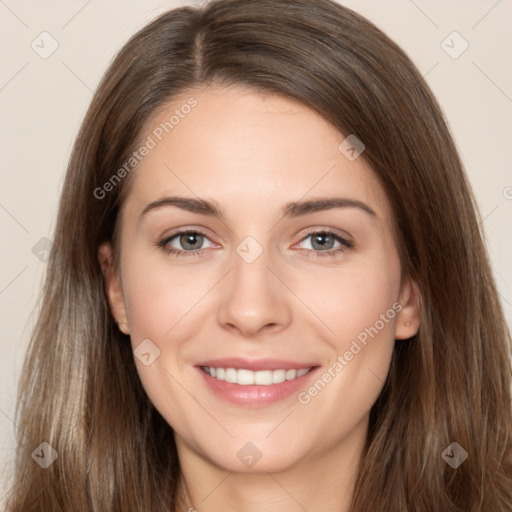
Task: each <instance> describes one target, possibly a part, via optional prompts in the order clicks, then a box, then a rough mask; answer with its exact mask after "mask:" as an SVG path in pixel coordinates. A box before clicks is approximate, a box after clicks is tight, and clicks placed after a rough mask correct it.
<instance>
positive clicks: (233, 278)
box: [218, 236, 291, 334]
mask: <svg viewBox="0 0 512 512" xmlns="http://www.w3.org/2000/svg"><path fill="white" fill-rule="evenodd" d="M272 260H273V258H272V254H271V251H270V248H269V247H268V245H267V246H265V247H264V245H263V243H260V242H259V241H258V240H256V238H254V237H252V236H248V237H246V238H245V239H244V240H242V242H240V243H239V244H238V246H236V248H235V251H234V253H233V256H232V265H233V270H232V272H230V274H231V275H230V277H229V280H228V283H227V284H226V287H225V289H224V293H223V295H222V298H221V303H220V305H219V310H218V319H219V322H220V323H221V324H224V325H225V326H226V325H229V326H231V328H233V326H234V327H236V328H238V330H240V331H241V332H243V333H245V334H249V333H255V332H257V331H259V330H260V329H262V328H263V327H265V326H269V325H272V326H274V327H276V326H281V327H283V326H285V325H286V324H287V323H288V322H289V320H290V316H291V315H290V310H289V305H288V303H287V301H288V298H287V294H286V290H285V288H284V287H283V285H282V284H281V283H280V282H279V280H278V279H276V277H275V276H274V275H273V272H271V271H270V270H269V266H271V261H272Z"/></svg>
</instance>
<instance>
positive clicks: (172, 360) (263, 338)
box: [99, 86, 419, 512]
mask: <svg viewBox="0 0 512 512" xmlns="http://www.w3.org/2000/svg"><path fill="white" fill-rule="evenodd" d="M190 96H193V97H194V98H195V99H196V100H197V106H196V107H195V108H194V109H193V110H192V111H191V112H190V113H189V114H188V115H186V116H184V117H183V119H181V118H180V122H179V124H177V125H176V126H175V127H174V128H173V130H172V132H171V133H169V134H168V135H166V136H165V137H163V139H162V141H160V142H158V144H157V145H156V147H155V148H154V149H152V150H151V151H150V152H149V154H148V155H147V156H145V158H144V159H143V161H142V162H141V163H140V164H139V166H138V167H137V169H136V171H134V172H135V174H134V175H133V176H132V178H133V182H132V183H131V188H130V191H129V193H128V196H127V198H126V201H125V203H124V204H123V207H122V211H121V242H120V251H121V258H120V272H118V271H117V270H116V268H115V267H114V266H113V264H112V248H111V246H110V245H109V244H104V245H102V246H101V247H100V249H99V259H100V262H101V264H102V268H103V272H104V276H105V284H106V290H107V294H108V297H109V302H110V305H111V309H112V312H113V315H114V317H115V318H116V320H117V321H118V322H119V325H120V328H121V329H122V330H123V332H125V333H127V334H130V336H131V340H132V345H133V348H134V349H135V348H137V347H138V346H139V344H140V343H141V342H142V341H143V340H146V339H149V340H151V343H152V344H153V345H154V346H156V347H158V349H159V350H160V354H159V356H158V357H157V358H156V359H155V360H154V362H152V364H150V365H147V366H146V365H145V364H143V363H142V362H141V361H140V360H139V359H136V363H137V369H138V372H139V375H140V378H141V381H142V384H143V386H144V388H145V390H146V391H147V393H148V396H149V397H150V399H151V400H152V402H153V403H154V404H155V406H156V407H157V409H158V410H159V411H160V413H161V414H162V415H163V416H164V418H165V419H166V420H167V421H168V422H169V424H170V425H171V426H172V427H173V429H174V431H175V439H176V444H177V448H178V453H179V458H180V465H181V468H182V479H181V482H180V496H182V499H183V503H182V504H181V505H180V508H179V510H188V509H189V508H192V507H193V508H195V509H196V510H198V511H200V512H210V511H218V510H224V511H226V512H228V511H244V512H260V511H262V512H263V511H265V512H274V511H279V512H292V511H293V512H298V511H303V510H308V511H309V512H315V511H337V512H345V511H347V510H348V507H349V502H350V496H351V494H352V490H353V486H354V482H355V475H356V468H357V464H358V462H359V460H360V457H361V451H362V449H363V446H364V441H365V438H366V434H367V428H368V415H369V411H370V408H371V406H372V405H373V404H374V403H375V401H376V399H377V397H378V395H379V393H380V391H381V389H382V386H383V383H384V381H385V378H386V375H387V373H388V370H389V365H390V361H391V356H392V350H393V346H394V343H395V340H404V341H399V342H401V343H407V341H405V340H407V338H410V337H411V336H412V335H414V334H415V333H416V332H417V329H418V327H419V297H418V292H417V291H416V287H415V286H414V283H413V282H412V281H411V280H410V279H408V278H405V279H403V280H401V265H400V260H399V256H398V252H397V248H396V244H395V239H394V236H393V223H392V215H391V211H390V207H389V203H388V200H387V198H386V196H385V193H384V191H383V190H382V188H381V186H380V184H379V182H378V181H377V179H376V177H375V175H374V174H373V172H372V170H371V169H370V168H369V166H368V165H367V164H366V162H365V161H364V160H363V158H362V157H360V158H357V159H356V160H355V161H349V160H348V159H347V158H346V157H345V156H344V155H343V154H342V152H340V150H339V149H338V145H339V144H340V142H341V141H342V140H343V139H344V136H343V135H341V134H340V133H338V132H337V131H336V130H335V129H334V128H333V127H332V126H330V125H329V124H328V123H327V122H326V121H325V120H323V119H322V118H321V117H319V116H318V115H317V114H315V113H314V112H312V111H311V110H309V109H308V108H306V107H304V106H301V105H299V104H297V103H295V102H293V101H291V100H289V99H285V98H283V97H280V96H276V95H268V94H267V95H263V94H261V93H259V92H256V91H254V90H251V89H247V88H243V87H241V86H231V87H209V88H207V89H205V90H203V91H191V92H189V93H188V94H183V95H182V96H180V97H179V98H174V99H173V101H172V103H170V104H169V106H168V108H166V109H165V110H162V111H160V112H159V113H158V114H157V115H156V116H155V117H154V118H153V119H152V120H151V122H150V123H149V124H148V131H147V133H144V134H141V139H144V138H145V137H146V136H147V135H148V134H150V133H151V131H152V129H153V128H154V127H156V126H158V125H159V123H161V122H163V121H165V120H168V119H169V116H170V113H172V112H173V111H174V109H176V108H179V107H180V105H183V104H184V103H185V102H186V100H187V98H189V97H190ZM169 196H180V197H185V198H195V199H197V198H201V199H204V200H207V201H210V202H212V203H214V204H215V205H217V206H218V208H219V209H220V210H221V211H222V212H223V214H224V215H223V217H222V218H217V217H214V216H212V215H207V214H204V213H197V212H192V211H187V210H185V209H182V208H178V207H177V206H172V205H169V204H160V206H158V207H152V208H149V209H147V207H148V205H150V204H151V203H154V202H155V201H159V200H161V199H163V198H165V197H169ZM332 198H344V199H349V200H351V201H352V203H347V202H346V201H345V204H344V206H342V207H331V208H327V209H322V210H319V211H315V212H309V213H303V214H302V215H299V216H291V215H289V216H283V212H282V210H283V208H284V207H285V205H287V204H288V203H290V202H297V201H308V200H313V199H332ZM355 202H358V203H357V204H356V203H355ZM154 206H155V205H154ZM145 209H146V210H147V211H146V213H142V212H143V211H144V210H145ZM370 210H371V211H370ZM371 212H373V213H371ZM185 229H186V230H187V231H195V232H196V233H199V235H197V236H196V237H195V238H193V239H192V240H193V241H194V240H195V246H193V247H192V248H191V245H190V244H189V245H184V244H185V243H187V242H188V241H189V239H187V237H186V236H182V237H180V236H179V235H178V236H174V235H175V234H176V232H178V231H180V230H185ZM325 232H327V233H332V235H331V236H330V237H329V236H327V237H325V235H324V237H322V236H321V235H320V238H315V237H318V235H316V234H315V235H312V233H320V234H321V233H325ZM201 235H203V236H201ZM248 236H250V237H252V239H249V240H248V239H247V237H248ZM340 240H341V241H340ZM319 241H320V243H319ZM159 244H160V245H159ZM240 244H242V245H240ZM237 247H238V248H239V250H238V251H237ZM324 247H325V249H324ZM240 248H242V249H244V250H243V251H240ZM166 249H171V250H173V249H176V250H181V251H183V252H185V253H186V252H187V251H188V252H189V254H184V255H181V256H175V255H174V254H173V253H169V252H168V250H166ZM327 250H328V251H332V254H329V255H325V254H321V253H322V252H325V251H327ZM192 251H198V252H197V253H196V254H195V255H190V252H192ZM258 253H260V254H259V256H258V257H257V258H256V259H254V261H251V262H248V261H247V260H248V259H250V258H247V255H249V256H250V255H252V256H254V255H257V254H258ZM393 307H394V309H393ZM370 327H373V329H374V331H377V333H376V334H374V335H373V336H371V337H369V336H368V337H367V343H366V344H362V343H361V342H359V343H358V345H359V348H360V350H359V351H356V349H354V344H353V342H354V340H358V335H359V336H360V338H359V340H360V339H361V333H363V332H367V331H365V329H368V328H370ZM374 331H371V332H372V333H374ZM363 337H364V336H363ZM347 351H348V352H351V353H352V356H350V354H347ZM338 356H339V357H341V358H342V359H343V361H344V362H343V363H340V364H341V366H342V370H339V366H335V363H336V361H338V362H340V359H339V358H338ZM227 357H240V358H243V359H245V360H249V361H255V360H256V361H257V360H260V359H279V360H285V361H292V362H297V363H302V364H304V365H307V366H310V365H311V366H314V367H315V368H316V369H315V373H314V374H313V373H311V374H307V375H306V376H305V377H303V381H304V384H303V385H302V386H301V387H300V390H299V391H300V393H301V394H300V395H299V393H297V392H294V393H292V394H291V395H289V396H285V397H283V398H281V399H279V400H277V401H274V402H272V403H268V404H266V403H265V404H261V405H256V406H255V405H244V404H234V403H232V402H230V401H229V400H226V399H225V398H224V397H223V396H219V395H218V394H217V393H215V392H214V391H212V389H211V388H210V387H209V386H208V385H207V384H205V382H207V380H206V378H205V376H204V375H202V374H201V373H200V372H201V371H202V370H201V369H200V368H199V367H198V364H199V363H200V362H201V361H205V360H208V359H216V358H227ZM333 365H334V366H333ZM338 370H339V371H338ZM326 374H329V375H330V378H329V377H323V376H324V375H326ZM208 378H210V377H208ZM322 379H323V381H322V382H323V384H324V385H322V386H321V385H320V384H318V383H317V381H319V380H322ZM326 381H327V382H326ZM315 383H317V385H316V389H317V390H316V392H315V391H314V390H313V391H312V390H311V388H315ZM299 396H300V398H299ZM248 443H250V444H248ZM244 446H246V450H247V449H248V450H252V452H250V454H249V455H250V456H254V457H257V456H260V455H261V458H260V459H259V460H258V461H257V462H256V463H254V464H253V465H251V464H252V462H251V463H248V462H247V461H246V460H245V459H244V458H243V457H241V456H240V450H241V449H242V448H243V447H244ZM247 446H248V447H249V448H247ZM253 446H254V447H255V448H253ZM243 453H245V452H242V454H243ZM251 460H252V459H251Z"/></svg>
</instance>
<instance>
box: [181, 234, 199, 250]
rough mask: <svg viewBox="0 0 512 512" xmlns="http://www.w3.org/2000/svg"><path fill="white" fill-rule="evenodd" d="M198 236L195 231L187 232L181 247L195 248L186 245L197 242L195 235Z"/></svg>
mask: <svg viewBox="0 0 512 512" xmlns="http://www.w3.org/2000/svg"><path fill="white" fill-rule="evenodd" d="M198 236H201V235H198V234H197V233H187V234H185V235H184V237H185V243H184V244H183V247H185V248H186V249H195V247H188V246H189V245H192V246H194V245H195V244H197V237H198Z"/></svg>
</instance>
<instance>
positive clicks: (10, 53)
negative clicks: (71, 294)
mask: <svg viewBox="0 0 512 512" xmlns="http://www.w3.org/2000/svg"><path fill="white" fill-rule="evenodd" d="M312 1H314V0H312ZM187 3H189V4H190V3H192V4H193V2H176V1H171V0H168V1H156V0H149V1H145V2H142V1H138V2H136V1H133V0H132V1H124V2H123V1H121V0H115V1H108V2H105V1H103V2H102V1H99V0H89V1H87V0H81V1H74V0H73V1H69V0H68V1H64V0H61V1H45V2H37V1H35V0H20V1H16V0H0V20H1V30H0V44H1V48H3V52H2V57H1V59H2V65H1V67H0V109H1V120H2V122H1V126H0V130H1V131H0V152H1V163H2V165H1V170H0V172H1V184H2V187H1V189H0V229H1V233H2V251H1V258H2V259H1V262H2V263H1V266H0V312H1V315H2V324H1V325H2V329H1V339H0V349H1V358H0V468H5V473H6V475H8V474H9V464H10V460H11V459H12V452H13V443H14V432H15V430H16V428H17V427H16V425H15V424H14V408H15V390H16V382H17V379H18V376H19V374H20V368H21V363H22V359H23V355H24V352H25V349H26V345H27V340H28V335H29V333H30V329H31V326H32V325H33V322H34V308H35V306H36V298H37V293H38V289H39V286H40V282H41V277H42V275H43V272H44V268H45V264H44V263H43V262H42V261H40V259H38V258H37V257H36V256H35V255H34V254H33V253H32V247H33V246H34V245H35V244H36V243H37V242H38V241H39V240H40V239H41V238H42V237H49V238H51V231H52V228H53V226H54V223H55V214H56V207H57V202H58V197H59V191H60V189H61V186H62V181H63V177H64V172H65V167H66V162H67V159H68V157H69V154H70V150H71V146H72V143H73V139H74V137H75V135H76V133H77V130H78V127H79V124H80V122H81V120H82V118H83V116H84V113H85V110H86V108H87V106H88V104H89V101H90V100H91V98H92V94H93V91H94V89H95V87H96V85H97V83H98V81H99V79H100V76H101V75H102V74H103V72H104V71H105V69H106V67H107V65H108V63H109V62H110V60H111V58H112V57H113V55H114V54H115V52H116V51H117V50H118V49H119V48H120V47H121V46H122V44H123V43H124V42H125V41H126V40H127V39H128V38H129V36H130V35H132V34H133V33H134V32H135V31H136V30H138V29H139V28H141V27H142V26H143V25H145V24H146V23H147V22H148V21H150V20H151V19H152V18H154V17H155V16H156V15H157V14H159V13H161V12H163V11H164V10H167V9H170V8H173V7H175V6H178V5H184V4H187ZM197 3H198V2H196V4H197ZM341 3H343V4H345V5H347V6H349V7H351V8H353V9H354V10H356V11H357V12H359V13H361V14H363V15H365V16H366V17H368V18H369V19H370V20H372V21H373V22H374V23H376V24H377V26H379V27H380V28H381V29H383V30H384V31H385V32H386V33H387V34H388V35H390V36H391V37H392V38H393V39H394V40H395V41H396V42H398V44H400V45H401V46H402V48H403V49H404V50H405V51H406V52H407V53H408V54H409V55H410V56H411V58H412V59H413V60H414V62H415V63H416V65H417V66H418V68H419V70H420V71H421V73H422V74H423V75H424V76H425V79H426V81H427V83H428V84H429V85H430V86H431V88H432V89H433V91H434V93H435V94H436V95H437V97H438V99H439V102H440V103H441V106H442V108H443V109H444V112H445V114H446V117H447V119H448V122H449V124H450V127H451V129H452V132H453V134H454V136H455V140H456V142H457V145H458V147H459V150H460V152H461V155H462V158H463V160H464V163H465V165H466V169H467V172H468V174H469V177H470V180H471V182H472V184H473V187H474V189H475V192H476V195H477V200H478V203H479V206H480V209H481V213H482V215H483V217H484V228H485V231H486V233H487V238H488V247H489V252H490V256H491V259H492V264H493V268H494V271H495V276H496V279H497V282H498V286H499V290H500V294H501V298H502V303H503V306H504V309H505V312H506V315H507V319H508V321H509V325H510V324H512V322H511V318H512V240H511V233H512V229H511V228H512V173H511V168H510V163H511V161H512V158H511V156H512V122H511V119H512V117H511V113H512V71H511V66H510V57H509V54H510V48H512V30H511V29H510V27H511V19H512V1H511V0H498V1H497V0H489V1H488V0H478V1H477V0H471V1H464V2H463V1H461V0H459V1H453V0H452V1H449V2H448V1H441V0H436V1H427V0H414V1H412V0H395V1H387V2H382V1H377V0H366V1H342V2H341ZM43 31H46V32H48V33H49V34H50V36H47V35H43V36H40V34H41V33H42V32H43ZM454 31H456V32H458V33H459V34H460V36H461V37H462V38H461V37H459V36H457V35H451V36H449V35H450V34H452V32H454ZM447 36H449V37H448V39H446V38H447ZM43 38H44V39H43ZM53 40H55V41H56V43H55V42H53ZM33 41H34V43H33V45H34V46H35V48H37V49H38V51H39V52H40V53H41V52H44V51H49V50H50V49H51V48H52V46H51V45H52V44H54V45H55V44H57V43H58V48H57V49H56V51H55V52H54V53H53V54H52V55H50V56H48V57H47V58H45V59H43V58H42V57H41V56H40V55H39V54H38V53H36V51H34V50H33V49H32V47H31V44H32V42H33ZM443 41H445V43H443V45H442V42H443ZM465 41H466V42H467V44H468V45H469V46H468V48H467V50H466V51H465V52H464V53H462V54H461V55H460V56H459V57H458V58H452V56H456V54H458V53H459V52H460V51H461V50H462V49H463V48H464V47H465V45H466V43H465ZM445 50H446V51H448V52H449V53H451V54H452V56H450V55H449V54H448V53H447V52H446V51H445ZM34 448H35V447H34ZM0 471H1V469H0ZM6 489H7V484H6V476H0V503H1V502H2V496H3V495H4V493H5V492H6Z"/></svg>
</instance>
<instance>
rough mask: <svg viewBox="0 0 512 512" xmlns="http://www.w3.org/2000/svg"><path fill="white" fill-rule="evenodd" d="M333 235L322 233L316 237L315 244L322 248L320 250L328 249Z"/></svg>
mask: <svg viewBox="0 0 512 512" xmlns="http://www.w3.org/2000/svg"><path fill="white" fill-rule="evenodd" d="M330 238H331V235H329V234H327V233H320V234H317V235H315V237H314V242H315V243H317V244H318V245H319V246H320V249H326V245H327V244H328V243H329V239H330Z"/></svg>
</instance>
